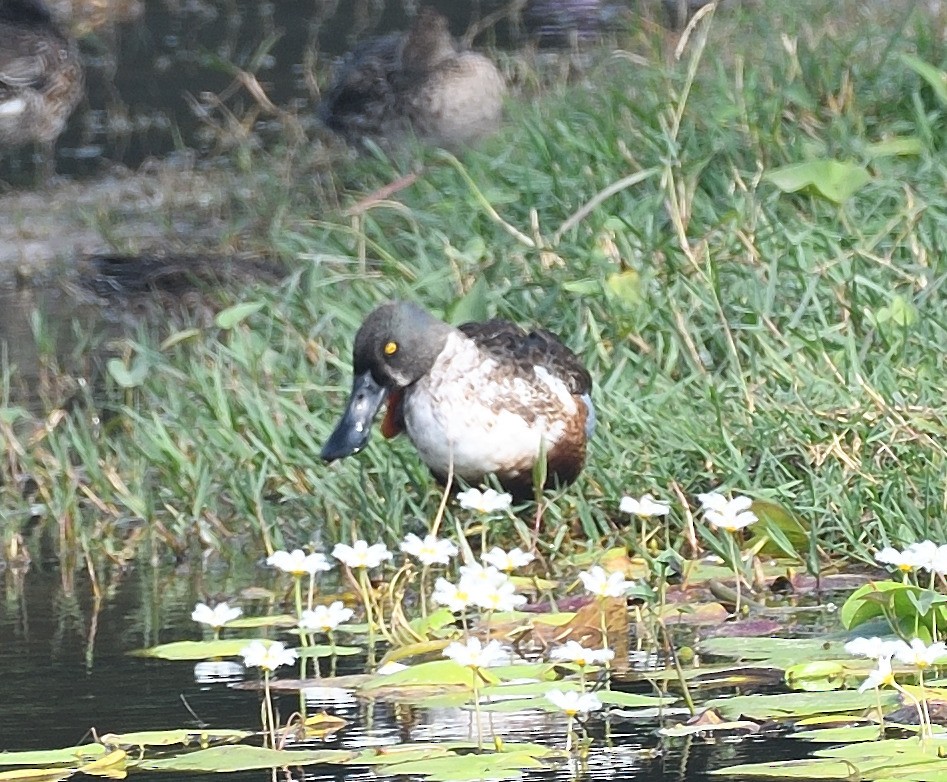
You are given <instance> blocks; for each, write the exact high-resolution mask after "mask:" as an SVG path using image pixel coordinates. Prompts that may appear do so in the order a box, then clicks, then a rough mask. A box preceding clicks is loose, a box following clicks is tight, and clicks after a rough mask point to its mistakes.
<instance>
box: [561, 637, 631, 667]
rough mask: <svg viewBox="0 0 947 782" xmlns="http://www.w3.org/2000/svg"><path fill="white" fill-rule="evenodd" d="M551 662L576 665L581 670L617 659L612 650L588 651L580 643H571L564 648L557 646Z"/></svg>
mask: <svg viewBox="0 0 947 782" xmlns="http://www.w3.org/2000/svg"><path fill="white" fill-rule="evenodd" d="M549 659H550V660H561V661H562V662H569V663H575V664H576V665H578V666H579V667H580V668H585V667H586V666H587V665H604V664H605V663H609V662H611V661H612V660H613V659H615V653H614V652H613V651H612V650H611V649H588V648H586V647H584V646H582V644H580V643H579V642H578V641H569V642H567V643H566V644H564V645H563V646H557V647H556V648H555V649H553V650H552V651H551V652H550V653H549Z"/></svg>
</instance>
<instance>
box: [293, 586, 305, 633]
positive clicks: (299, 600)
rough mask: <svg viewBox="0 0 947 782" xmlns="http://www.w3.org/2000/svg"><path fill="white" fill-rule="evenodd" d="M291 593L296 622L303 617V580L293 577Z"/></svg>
mask: <svg viewBox="0 0 947 782" xmlns="http://www.w3.org/2000/svg"><path fill="white" fill-rule="evenodd" d="M293 593H294V597H295V603H296V621H297V622H298V621H299V620H300V619H302V615H303V580H302V576H296V575H294V576H293Z"/></svg>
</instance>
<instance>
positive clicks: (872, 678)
mask: <svg viewBox="0 0 947 782" xmlns="http://www.w3.org/2000/svg"><path fill="white" fill-rule="evenodd" d="M892 684H894V672H893V671H892V670H891V658H890V657H879V658H878V667H877V668H875V670H873V671H872V672H871V673H869V674H868V676H867V677H866V678H865V681H863V682H862V683H861V687H859V688H858V691H859V692H865V690H874V689H877V688H878V687H883V686H884V685H892Z"/></svg>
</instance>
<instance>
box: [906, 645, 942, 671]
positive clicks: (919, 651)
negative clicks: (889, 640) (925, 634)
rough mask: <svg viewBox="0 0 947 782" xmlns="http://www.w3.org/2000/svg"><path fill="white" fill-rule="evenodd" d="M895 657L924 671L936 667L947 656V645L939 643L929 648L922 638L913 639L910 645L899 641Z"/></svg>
mask: <svg viewBox="0 0 947 782" xmlns="http://www.w3.org/2000/svg"><path fill="white" fill-rule="evenodd" d="M894 656H895V657H896V658H897V659H898V660H900V661H901V662H903V663H905V664H906V665H913V666H914V667H915V668H920V669H921V670H924V669H925V668H930V667H931V666H932V665H935V664H936V663H937V661H938V660H939V659H941V658H942V657H944V656H947V644H945V643H944V642H943V641H938V642H937V643H932V644H931V645H930V646H928V645H927V644H925V643H924V642H923V641H922V640H921V639H920V638H913V639H911V643H910V644H906V643H905V642H904V641H899V642H898V646H897V649H895V652H894Z"/></svg>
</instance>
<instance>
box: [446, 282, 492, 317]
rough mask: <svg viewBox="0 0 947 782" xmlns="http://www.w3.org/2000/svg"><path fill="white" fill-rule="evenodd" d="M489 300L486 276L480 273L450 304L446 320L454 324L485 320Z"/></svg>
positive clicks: (488, 309) (488, 313)
mask: <svg viewBox="0 0 947 782" xmlns="http://www.w3.org/2000/svg"><path fill="white" fill-rule="evenodd" d="M489 300H490V287H489V286H488V285H487V278H486V277H484V276H483V275H480V276H479V277H477V281H476V282H475V283H474V284H473V287H471V289H470V290H469V291H467V293H465V294H464V295H463V296H461V297H460V298H459V299H458V300H457V301H456V302H454V303H453V304H452V305H451V306H450V308H449V311H448V313H447V314H448V320H449V321H450V322H451V323H453V324H454V325H455V326H459V325H460V324H461V323H470V322H471V321H475V320H486V319H487V318H489V317H490V306H489Z"/></svg>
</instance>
